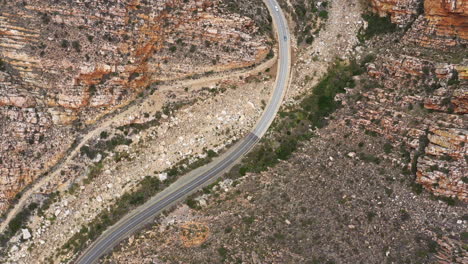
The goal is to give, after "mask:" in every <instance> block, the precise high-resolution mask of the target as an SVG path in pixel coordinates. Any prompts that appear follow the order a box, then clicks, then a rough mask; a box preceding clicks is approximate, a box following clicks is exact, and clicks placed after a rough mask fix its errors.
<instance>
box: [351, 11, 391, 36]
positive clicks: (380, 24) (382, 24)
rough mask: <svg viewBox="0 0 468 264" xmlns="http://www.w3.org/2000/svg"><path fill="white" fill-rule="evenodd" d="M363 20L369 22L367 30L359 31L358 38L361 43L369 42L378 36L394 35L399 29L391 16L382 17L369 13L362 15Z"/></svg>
mask: <svg viewBox="0 0 468 264" xmlns="http://www.w3.org/2000/svg"><path fill="white" fill-rule="evenodd" d="M362 18H363V19H364V20H365V21H367V28H366V29H365V30H363V29H361V30H360V31H359V34H358V38H359V40H360V41H364V40H368V39H370V38H372V37H374V36H376V35H381V34H387V33H393V32H395V31H397V29H398V27H397V25H395V24H393V23H392V21H391V20H390V17H389V16H386V17H380V16H379V15H377V14H373V13H368V14H364V15H362Z"/></svg>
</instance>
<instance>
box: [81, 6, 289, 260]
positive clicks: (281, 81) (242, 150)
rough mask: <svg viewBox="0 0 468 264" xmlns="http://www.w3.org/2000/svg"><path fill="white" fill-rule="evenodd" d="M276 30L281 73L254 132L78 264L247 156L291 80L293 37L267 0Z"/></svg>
mask: <svg viewBox="0 0 468 264" xmlns="http://www.w3.org/2000/svg"><path fill="white" fill-rule="evenodd" d="M264 2H265V4H266V5H267V6H268V9H269V10H270V14H271V17H272V19H273V23H274V26H275V28H276V31H277V34H278V36H277V39H278V44H279V45H278V46H279V56H278V58H279V60H278V74H277V78H276V83H275V88H274V91H273V94H272V96H271V98H270V102H269V104H268V106H267V108H266V109H265V111H264V113H263V115H262V117H261V118H260V120H259V121H258V122H257V124H256V125H255V127H254V129H253V130H252V132H251V133H249V134H248V135H247V136H246V137H245V138H243V139H242V140H240V141H239V142H238V143H237V144H236V145H234V146H233V147H232V148H231V149H230V150H228V151H227V152H226V153H225V154H223V155H221V156H220V157H218V158H217V159H215V160H214V161H213V162H212V163H210V164H208V165H206V166H203V167H201V168H198V169H196V170H194V171H193V172H191V173H189V174H187V175H186V176H184V177H182V178H181V179H179V180H178V181H176V182H175V183H173V184H172V185H171V186H169V187H168V188H167V189H165V190H163V191H162V192H160V193H159V194H158V195H156V196H155V197H153V198H152V199H151V200H149V201H148V202H146V203H145V204H143V205H142V206H140V207H139V208H137V209H136V210H134V211H132V212H130V213H129V214H127V215H126V216H125V217H124V218H122V219H121V220H120V221H119V222H117V223H116V224H115V225H113V226H112V227H110V228H109V229H108V230H106V231H105V232H104V233H103V234H102V235H101V236H100V237H99V238H98V239H97V240H96V241H95V242H93V243H92V244H91V245H90V246H89V247H88V248H87V249H86V250H85V251H84V252H83V254H82V255H81V256H80V257H79V258H78V260H77V261H76V263H78V264H90V263H96V262H97V261H98V260H99V258H100V257H101V256H103V255H104V254H106V253H107V252H109V251H110V250H111V249H112V248H113V247H114V246H116V245H117V244H118V243H119V242H120V241H122V240H123V239H124V238H126V237H128V236H129V235H131V234H132V233H134V232H136V231H138V230H139V229H140V228H141V227H142V226H143V225H144V224H147V223H149V222H150V221H152V220H153V219H154V217H155V216H156V215H157V214H159V213H161V212H162V211H163V210H164V209H167V208H168V207H169V206H171V205H173V204H174V203H176V202H177V201H180V200H181V199H183V198H185V197H187V196H188V195H190V194H191V193H193V192H195V191H197V190H199V189H200V188H201V187H203V186H205V185H206V184H208V183H210V182H212V181H213V180H214V179H215V178H216V177H217V176H220V175H221V174H222V173H223V172H225V171H226V170H228V169H229V168H231V167H232V166H233V165H234V164H235V162H236V161H238V160H239V159H240V158H241V157H242V156H243V155H245V154H246V153H247V152H248V151H249V150H250V149H252V147H253V146H255V144H256V143H257V142H258V141H259V139H260V138H261V137H262V136H263V135H264V134H265V132H266V131H267V130H268V127H269V126H270V125H271V123H272V122H273V119H274V118H275V116H276V113H277V112H278V109H279V107H280V105H281V101H282V99H283V95H284V93H285V91H286V88H287V84H288V81H289V69H290V48H291V47H290V35H289V30H288V27H287V22H286V19H285V17H284V14H283V12H282V10H281V8H280V7H279V4H278V3H277V2H276V0H264Z"/></svg>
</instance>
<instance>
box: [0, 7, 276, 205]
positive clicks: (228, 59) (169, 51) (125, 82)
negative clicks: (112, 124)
mask: <svg viewBox="0 0 468 264" xmlns="http://www.w3.org/2000/svg"><path fill="white" fill-rule="evenodd" d="M0 7H1V10H2V12H1V13H0V122H1V124H2V126H1V128H0V133H1V134H0V137H1V143H0V182H1V185H0V211H2V210H4V209H5V208H6V207H7V206H8V203H9V201H11V199H12V198H13V197H14V196H15V195H16V193H18V192H19V191H20V190H21V189H23V188H24V187H25V186H27V185H28V184H29V183H31V182H32V181H33V180H34V179H36V178H37V177H38V176H39V175H40V174H41V173H43V172H45V171H47V169H49V168H50V167H51V166H52V165H54V164H56V163H57V161H58V160H59V159H60V158H61V157H62V156H64V154H65V151H66V150H67V149H68V148H69V147H70V145H71V144H72V142H73V140H74V138H75V136H76V135H77V133H76V132H77V131H79V130H82V129H83V128H84V127H85V126H86V124H91V123H94V122H95V121H96V120H98V119H99V117H101V116H102V115H104V114H106V113H109V112H110V111H112V110H113V109H115V108H117V107H120V106H123V105H125V104H127V103H128V102H130V101H131V100H132V99H134V98H135V97H136V95H137V94H139V93H140V92H142V91H144V90H146V89H149V88H151V89H154V88H155V84H157V83H158V82H160V81H169V80H174V79H180V78H186V77H191V76H200V74H203V73H206V72H219V71H226V70H230V69H236V68H239V67H246V66H250V65H253V64H255V63H258V62H259V61H261V60H263V59H264V58H265V57H266V55H267V53H268V52H269V49H270V48H269V45H268V44H267V41H268V39H267V38H266V37H265V36H263V35H261V34H259V28H258V26H257V24H256V23H255V21H254V20H252V19H250V18H248V17H243V16H240V15H237V14H233V13H232V12H228V11H227V9H226V8H224V5H223V1H200V0H190V1H182V0H164V1H139V0H111V1H54V2H53V3H51V2H50V1H39V0H28V1H21V2H14V3H7V2H5V1H1V2H0Z"/></svg>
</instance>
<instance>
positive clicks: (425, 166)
mask: <svg viewBox="0 0 468 264" xmlns="http://www.w3.org/2000/svg"><path fill="white" fill-rule="evenodd" d="M371 2H372V6H373V8H374V10H375V11H376V12H378V13H379V14H380V15H386V14H389V15H390V16H391V17H392V21H393V22H395V23H397V24H400V25H407V26H409V30H408V31H407V32H406V33H404V34H403V42H402V45H403V46H402V47H400V51H399V52H398V53H394V54H391V55H390V56H389V55H388V54H387V55H385V56H379V57H378V58H377V59H376V62H375V63H373V64H370V65H369V67H368V73H369V75H370V76H372V77H373V78H374V79H376V80H378V83H380V85H381V87H382V88H383V89H382V90H380V89H379V90H377V91H370V92H369V93H364V94H363V96H364V97H367V103H365V104H364V107H363V108H361V109H360V111H359V114H360V115H361V117H363V119H362V120H361V124H363V125H369V127H370V128H371V129H372V128H373V127H374V128H376V129H375V131H377V132H378V133H380V134H383V135H385V136H386V137H388V138H392V139H393V140H394V141H395V142H404V143H405V144H406V145H407V146H411V148H412V149H413V151H412V153H413V157H412V158H413V162H412V167H413V171H414V172H415V173H416V181H417V182H418V183H420V184H422V185H423V186H424V187H425V188H426V189H427V190H430V191H431V192H433V193H435V194H436V195H442V196H448V197H457V198H459V199H460V200H463V201H467V200H468V186H467V182H468V178H466V175H467V173H468V170H467V167H468V164H467V160H466V153H467V152H468V149H467V147H466V143H467V142H468V138H467V136H468V131H467V130H466V127H467V120H466V114H467V113H468V112H467V110H468V109H467V108H468V67H467V61H466V56H464V53H463V52H466V51H463V48H465V47H466V44H467V41H468V16H467V15H468V13H467V12H468V8H467V4H468V3H467V2H466V1H460V0H425V1H403V2H408V3H407V7H406V8H405V7H404V5H402V3H401V1H379V0H376V1H371ZM417 2H419V3H421V4H424V9H423V10H421V11H422V14H421V15H420V16H419V17H417V18H416V19H414V21H412V20H411V19H410V18H409V16H407V15H406V16H404V18H402V16H401V14H417V12H416V11H417V8H416V7H417V6H418V4H417ZM402 8H403V9H404V10H405V11H403V12H402V11H401V9H402ZM411 23H412V24H411ZM411 44H416V46H413V47H411ZM405 45H410V47H406V46H405ZM418 47H419V48H418ZM420 47H424V48H431V49H430V50H426V52H425V51H422V52H421V51H420ZM455 47H459V48H461V52H460V53H457V54H455V55H453V56H452V58H449V56H447V54H448V53H445V52H444V51H437V50H448V49H453V48H455ZM410 50H411V51H410ZM379 108H380V109H379ZM384 109H386V111H387V112H389V115H388V116H387V117H383V116H382V113H383V112H384ZM371 121H374V122H371ZM408 121H409V122H408Z"/></svg>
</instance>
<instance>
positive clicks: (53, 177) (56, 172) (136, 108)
mask: <svg viewBox="0 0 468 264" xmlns="http://www.w3.org/2000/svg"><path fill="white" fill-rule="evenodd" d="M276 59H277V57H276V56H275V57H274V58H272V59H270V60H267V61H265V62H263V63H261V64H259V65H258V66H256V67H254V68H251V67H248V68H243V69H238V70H235V71H228V72H225V73H219V74H216V75H210V76H205V77H202V78H200V79H183V80H175V81H171V84H166V85H162V86H160V87H158V90H157V91H156V92H155V93H153V94H151V95H150V96H149V97H147V98H145V99H144V100H143V101H142V102H140V103H137V104H135V105H132V106H130V107H129V108H128V109H126V110H124V111H122V112H121V113H118V114H117V115H115V116H111V117H109V118H105V119H104V120H103V121H102V122H101V123H100V124H99V125H96V127H95V128H94V129H92V130H91V131H89V132H88V133H87V134H86V135H84V136H83V137H82V138H81V140H80V142H79V143H78V144H77V145H76V146H75V147H74V149H73V150H72V151H71V152H70V153H69V154H68V156H67V157H66V158H65V159H64V160H63V161H60V162H59V163H57V166H55V167H54V168H53V169H52V173H49V174H47V175H46V176H44V177H41V178H39V179H38V181H36V182H35V183H32V185H31V187H29V188H28V189H27V190H26V191H25V192H24V193H23V194H22V195H21V198H20V199H19V200H18V202H17V203H16V204H15V206H14V207H13V208H12V209H10V210H9V211H8V213H7V216H6V219H5V220H4V221H3V222H2V223H1V225H0V233H1V232H4V231H5V228H6V227H7V226H8V224H9V223H10V221H11V220H12V219H13V217H15V216H16V215H17V214H18V213H19V212H20V211H21V210H22V208H23V207H24V206H25V205H26V204H27V203H28V200H29V199H30V198H31V196H32V195H33V194H34V193H37V192H39V191H40V189H41V188H43V187H44V186H46V185H47V184H49V183H51V182H57V179H58V177H60V176H61V175H60V172H61V169H62V168H64V167H66V166H67V165H68V164H69V163H70V162H71V160H72V159H73V158H74V157H75V156H76V155H77V154H78V153H79V151H80V149H81V147H83V146H84V145H85V144H86V143H88V141H89V140H90V139H92V138H95V137H97V136H98V135H99V134H100V133H101V132H102V131H104V130H106V129H108V128H109V127H111V126H113V125H115V124H119V123H122V122H125V120H128V117H130V116H134V115H137V114H139V113H138V112H141V111H142V110H143V111H144V110H147V109H150V108H151V110H152V111H154V112H156V111H159V110H161V109H162V107H163V104H164V103H163V102H164V98H163V97H164V96H163V93H164V92H168V91H170V89H171V88H173V87H174V86H176V85H178V86H187V87H192V88H194V87H202V86H206V85H208V84H210V83H214V82H217V81H220V80H223V79H227V78H231V79H232V78H235V77H240V76H244V75H252V74H256V73H258V72H262V71H265V70H266V69H267V68H270V67H273V66H274V65H275V63H276ZM148 102H158V103H157V104H156V105H154V104H150V103H148ZM116 111H118V110H116Z"/></svg>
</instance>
